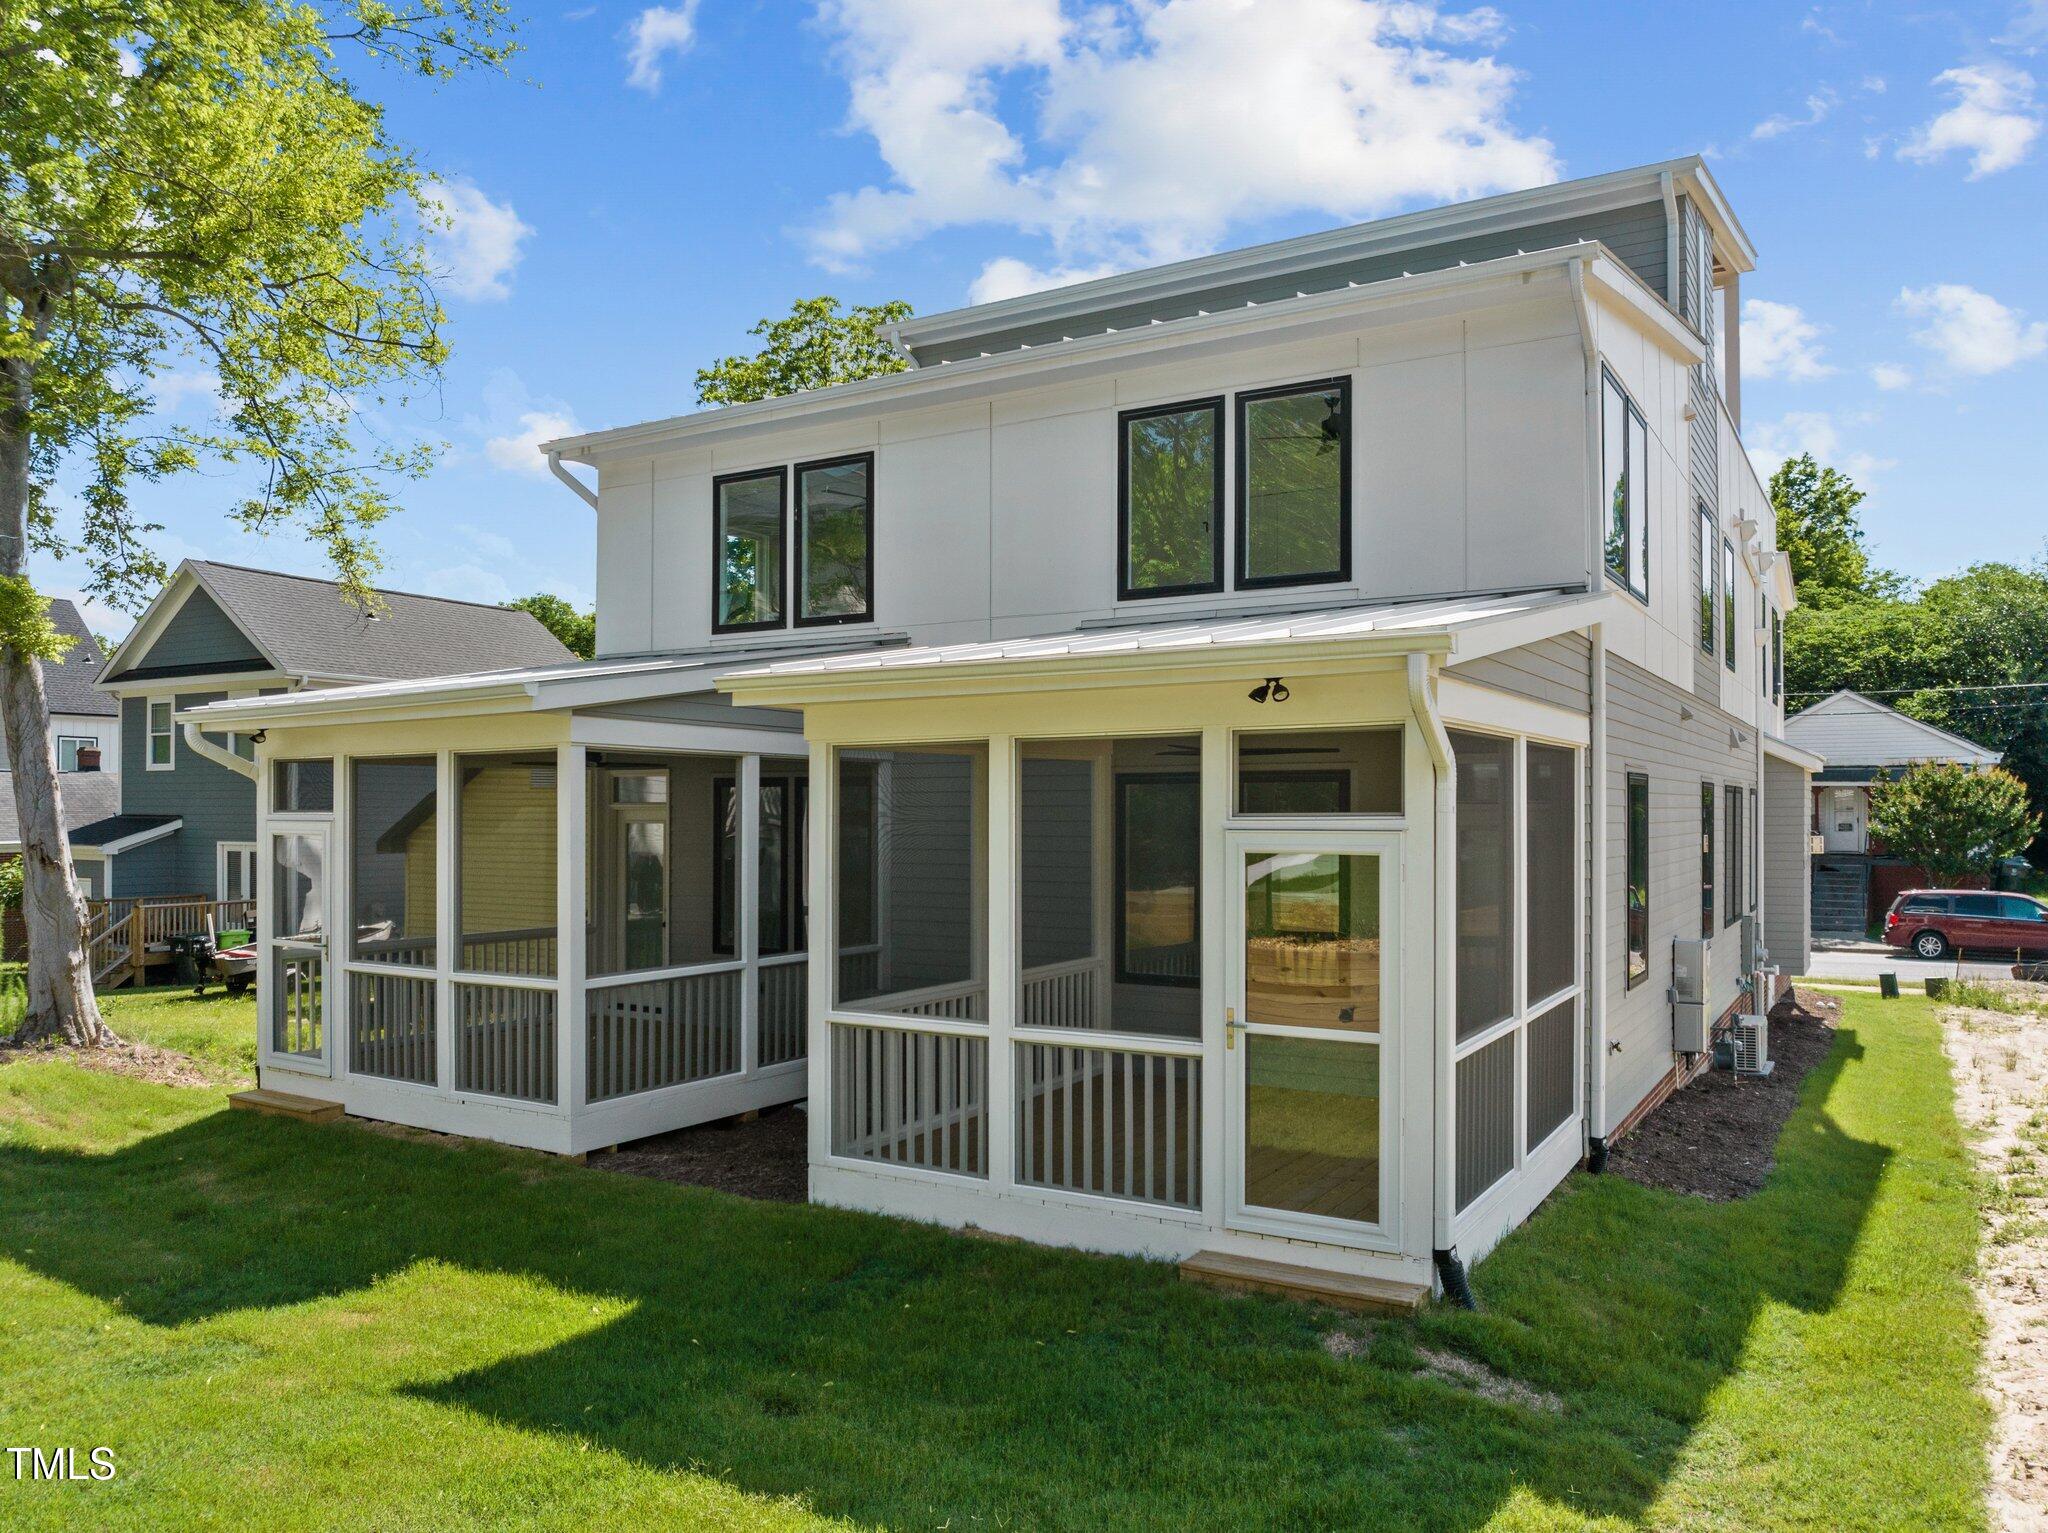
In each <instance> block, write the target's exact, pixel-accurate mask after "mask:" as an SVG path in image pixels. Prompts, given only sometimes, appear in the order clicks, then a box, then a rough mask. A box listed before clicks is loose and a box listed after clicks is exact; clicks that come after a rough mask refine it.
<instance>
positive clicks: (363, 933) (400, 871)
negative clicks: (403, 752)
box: [349, 756, 440, 969]
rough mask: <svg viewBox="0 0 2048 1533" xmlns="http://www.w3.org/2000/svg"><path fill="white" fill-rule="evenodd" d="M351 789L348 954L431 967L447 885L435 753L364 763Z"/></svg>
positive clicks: (353, 771) (367, 960)
mask: <svg viewBox="0 0 2048 1533" xmlns="http://www.w3.org/2000/svg"><path fill="white" fill-rule="evenodd" d="M349 791H350V799H349V808H350V820H349V887H350V891H351V895H352V899H353V909H352V911H351V917H352V919H351V922H350V926H349V956H350V957H351V958H354V959H357V960H359V961H361V962H364V963H389V964H399V965H403V966H405V967H408V968H420V969H431V968H433V967H434V946H435V944H434V935H435V934H434V924H435V919H436V916H435V912H436V908H437V897H436V896H437V890H438V889H439V887H440V879H439V871H440V870H439V867H438V865H437V863H438V854H437V850H436V848H437V846H438V843H439V839H440V814H439V804H438V803H437V801H436V794H435V786H434V758H433V757H431V756H419V757H408V758H405V759H402V760H390V761H357V762H356V763H354V765H353V767H352V768H351V770H350V773H349Z"/></svg>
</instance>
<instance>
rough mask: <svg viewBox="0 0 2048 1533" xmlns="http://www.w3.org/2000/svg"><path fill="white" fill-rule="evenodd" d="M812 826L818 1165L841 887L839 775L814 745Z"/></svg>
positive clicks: (824, 1142)
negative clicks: (836, 891) (838, 897)
mask: <svg viewBox="0 0 2048 1533" xmlns="http://www.w3.org/2000/svg"><path fill="white" fill-rule="evenodd" d="M810 781H811V787H810V794H811V820H810V826H809V828H808V831H807V832H806V833H807V834H808V835H809V836H810V838H811V854H810V857H809V858H808V859H807V862H808V865H809V872H808V874H807V875H806V882H807V883H808V884H809V886H810V887H809V889H808V891H807V893H808V895H809V898H810V919H809V925H808V930H809V948H810V955H811V956H810V959H809V960H808V968H809V973H808V975H807V981H808V985H809V991H810V1005H809V1006H808V1008H806V1009H807V1012H808V1019H809V1020H808V1029H809V1032H810V1054H809V1064H808V1067H807V1073H808V1075H809V1077H810V1092H811V1099H810V1113H809V1127H810V1160H811V1164H812V1165H814V1166H815V1165H817V1164H819V1163H820V1162H821V1161H823V1160H824V1158H825V1157H826V1156H827V1155H829V1154H831V1153H832V1118H833V1114H834V1107H833V1103H832V1024H831V1023H830V1022H828V1021H827V1020H826V1015H827V1013H829V1012H830V1011H831V1009H832V998H833V989H834V987H835V986H836V984H837V982H838V973H839V904H838V901H837V900H835V899H834V898H833V891H834V890H835V889H837V888H838V887H839V876H838V860H839V773H838V772H837V771H836V770H834V768H833V762H832V747H831V746H829V745H826V744H823V743H822V742H820V741H817V740H813V741H812V742H811V779H810Z"/></svg>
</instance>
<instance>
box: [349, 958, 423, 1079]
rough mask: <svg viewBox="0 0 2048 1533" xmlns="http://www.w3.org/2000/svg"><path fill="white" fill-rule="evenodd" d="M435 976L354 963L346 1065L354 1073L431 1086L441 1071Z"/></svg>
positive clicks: (351, 973) (350, 993) (350, 988)
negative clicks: (359, 966)
mask: <svg viewBox="0 0 2048 1533" xmlns="http://www.w3.org/2000/svg"><path fill="white" fill-rule="evenodd" d="M436 1054H437V1041H436V1038H435V1033H434V976H433V975H431V974H399V973H377V972H372V971H370V970H366V969H352V970H350V971H349V976H348V1067H349V1070H350V1071H351V1072H352V1073H353V1074H356V1075H375V1076H380V1077H382V1078H383V1079H385V1080H388V1081H404V1082H406V1083H407V1084H409V1085H414V1086H432V1085H434V1084H435V1083H436V1081H437V1079H438V1076H439V1063H438V1060H437V1058H436Z"/></svg>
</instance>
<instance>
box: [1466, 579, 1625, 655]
mask: <svg viewBox="0 0 2048 1533" xmlns="http://www.w3.org/2000/svg"><path fill="white" fill-rule="evenodd" d="M1624 610H1625V608H1624V606H1623V603H1622V599H1621V596H1620V595H1619V594H1618V593H1617V592H1614V591H1597V592H1587V593H1585V594H1584V595H1582V596H1580V597H1579V598H1578V599H1577V600H1573V601H1562V602H1558V603H1555V604H1554V605H1550V606H1543V607H1536V608H1534V609H1532V610H1529V611H1526V612H1512V613H1507V614H1504V615H1503V616H1500V617H1491V618H1477V619H1474V620H1473V621H1472V622H1470V623H1468V624H1465V625H1461V626H1460V627H1459V628H1458V629H1456V630H1455V631H1454V632H1453V633H1452V634H1451V648H1450V655H1449V657H1448V658H1447V659H1446V661H1445V663H1446V664H1447V665H1453V666H1455V665H1460V664H1463V663H1464V662H1465V661H1468V660H1479V659H1483V658H1484V657H1485V656H1487V655H1497V654H1499V653H1501V651H1503V650H1509V649H1520V648H1521V647H1522V646H1523V645H1524V644H1539V643H1541V642H1542V641H1543V640H1545V639H1554V638H1556V637H1557V636H1558V635H1559V634H1565V633H1576V632H1578V631H1579V630H1581V629H1585V628H1590V627H1591V626H1592V625H1593V624H1595V623H1604V622H1607V621H1609V620H1611V619H1613V618H1615V617H1618V616H1619V615H1620V614H1621V613H1622V612H1623V611H1624Z"/></svg>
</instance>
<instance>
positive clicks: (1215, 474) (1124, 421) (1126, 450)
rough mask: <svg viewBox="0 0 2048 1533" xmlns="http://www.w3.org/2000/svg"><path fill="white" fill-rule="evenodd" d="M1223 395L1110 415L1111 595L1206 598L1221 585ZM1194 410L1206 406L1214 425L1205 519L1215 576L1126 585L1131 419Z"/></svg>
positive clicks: (1225, 509) (1226, 509) (1226, 507)
mask: <svg viewBox="0 0 2048 1533" xmlns="http://www.w3.org/2000/svg"><path fill="white" fill-rule="evenodd" d="M1224 403H1225V396H1223V395H1221V394H1216V395H1212V396H1210V397H1208V398H1206V399H1183V400H1180V401H1179V402H1177V403H1174V404H1163V405H1144V406H1142V407H1140V408H1138V409H1135V410H1119V411H1117V414H1116V599H1117V600H1118V601H1150V600H1151V599H1152V598H1153V597H1156V596H1212V595H1214V594H1216V593H1217V592H1219V591H1221V590H1222V589H1223V523H1224V521H1225V519H1226V518H1228V517H1229V515H1230V504H1229V500H1228V497H1227V492H1226V490H1225V488H1224V484H1225V479H1224V467H1223V458H1224V454H1225V452H1226V451H1228V448H1229V443H1228V440H1227V422H1226V421H1225V419H1224ZM1196 410H1207V411H1208V412H1209V414H1210V418H1211V419H1212V420H1213V421H1214V423H1215V432H1216V453H1215V458H1216V462H1215V465H1214V467H1213V470H1212V473H1211V478H1212V480H1213V482H1212V483H1211V485H1210V488H1209V494H1210V497H1211V500H1212V503H1213V504H1214V506H1215V512H1214V514H1213V515H1211V516H1210V518H1209V564H1210V568H1212V569H1213V570H1214V571H1215V572H1216V573H1215V578H1214V579H1211V580H1206V581H1201V582H1198V583H1196V584H1194V585H1181V586H1133V585H1132V584H1131V425H1132V423H1133V422H1134V421H1141V420H1150V419H1152V418H1153V417H1154V416H1159V415H1189V414H1192V413H1193V412H1194V411H1196Z"/></svg>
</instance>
